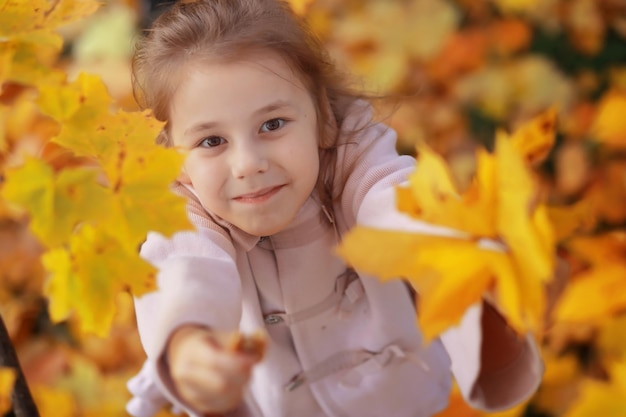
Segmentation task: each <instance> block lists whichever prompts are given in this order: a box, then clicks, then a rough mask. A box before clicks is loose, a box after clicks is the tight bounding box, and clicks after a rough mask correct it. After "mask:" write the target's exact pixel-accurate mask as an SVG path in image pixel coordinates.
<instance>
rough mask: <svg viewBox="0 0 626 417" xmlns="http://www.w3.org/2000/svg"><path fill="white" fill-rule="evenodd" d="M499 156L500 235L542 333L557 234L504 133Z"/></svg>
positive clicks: (533, 325) (531, 316)
mask: <svg viewBox="0 0 626 417" xmlns="http://www.w3.org/2000/svg"><path fill="white" fill-rule="evenodd" d="M495 154H496V161H497V163H496V165H497V168H496V172H497V178H498V180H497V190H498V191H497V194H498V197H497V200H498V208H497V210H498V214H497V216H496V222H497V228H498V234H499V236H500V237H501V238H502V239H503V240H504V242H505V243H506V245H507V247H508V248H509V250H510V253H511V256H512V260H513V263H514V265H515V268H516V270H517V271H518V273H519V279H518V282H519V284H520V286H519V290H520V296H521V298H522V299H523V300H524V303H525V309H526V311H527V312H528V313H529V314H528V318H529V319H530V320H532V322H531V328H534V329H536V330H538V329H539V327H540V322H541V320H542V316H543V311H544V308H545V293H544V285H545V283H546V282H547V281H548V280H550V279H551V278H552V272H553V269H554V237H553V232H552V228H551V225H550V221H549V219H548V216H547V211H546V209H545V207H543V206H535V205H536V203H535V201H536V199H537V191H536V188H535V184H534V181H533V178H532V176H531V175H530V172H529V171H528V170H527V168H526V167H525V165H524V159H523V157H522V155H520V154H519V152H518V151H517V150H516V149H515V148H514V146H513V143H512V142H511V141H510V140H509V138H508V137H506V135H504V134H503V133H502V132H499V133H498V134H497V136H496V149H495Z"/></svg>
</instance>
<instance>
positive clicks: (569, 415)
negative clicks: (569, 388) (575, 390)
mask: <svg viewBox="0 0 626 417" xmlns="http://www.w3.org/2000/svg"><path fill="white" fill-rule="evenodd" d="M608 371H609V377H610V378H609V381H606V382H605V381H597V380H592V379H589V380H586V381H584V382H583V383H582V384H581V389H580V394H579V395H578V396H577V398H576V399H575V401H574V403H573V404H572V406H571V408H570V409H569V410H568V411H567V412H566V413H565V414H564V417H589V416H602V417H623V416H624V410H626V360H623V359H622V360H621V361H615V362H614V363H611V364H610V366H609V369H608Z"/></svg>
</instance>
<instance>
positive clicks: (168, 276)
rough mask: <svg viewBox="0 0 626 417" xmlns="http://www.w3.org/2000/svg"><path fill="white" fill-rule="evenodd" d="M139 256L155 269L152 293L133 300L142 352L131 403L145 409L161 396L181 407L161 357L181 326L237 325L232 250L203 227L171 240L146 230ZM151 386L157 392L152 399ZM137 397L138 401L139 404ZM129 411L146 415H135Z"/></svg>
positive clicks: (237, 300)
mask: <svg viewBox="0 0 626 417" xmlns="http://www.w3.org/2000/svg"><path fill="white" fill-rule="evenodd" d="M141 255H142V257H144V258H145V259H146V260H148V261H149V262H151V263H152V264H153V265H155V266H156V267H157V269H158V275H157V285H158V289H157V290H156V291H154V292H151V293H148V294H145V295H143V296H141V297H138V298H136V299H135V310H136V316H137V325H138V330H139V336H140V339H141V343H142V345H143V347H144V350H145V352H146V354H147V356H148V360H147V361H146V365H145V367H147V369H144V370H142V371H141V372H140V374H139V375H138V376H137V378H136V379H135V382H134V384H132V383H129V389H131V391H132V392H133V394H134V395H135V397H136V401H135V402H136V404H137V405H138V406H139V405H141V406H142V407H138V409H139V408H142V409H143V410H149V409H150V404H153V405H158V404H159V403H162V401H163V397H165V398H166V399H167V400H168V401H169V402H171V403H172V404H174V406H175V407H177V408H179V409H185V410H186V411H190V412H191V413H192V415H193V412H192V411H191V410H187V408H186V407H185V405H184V404H182V403H181V401H180V400H179V399H178V398H177V397H176V395H175V394H174V390H173V387H172V384H171V382H170V379H169V372H168V369H167V366H166V358H165V355H164V352H165V346H166V344H167V341H168V339H169V337H170V335H171V334H172V332H173V331H174V330H175V329H176V328H178V327H179V326H181V325H183V324H192V323H193V324H198V325H200V326H206V327H210V328H213V329H219V330H225V331H232V330H236V329H237V328H238V326H239V321H240V316H241V287H240V280H239V277H238V272H237V269H236V264H235V261H234V248H233V246H232V243H231V242H230V240H229V239H228V237H227V236H226V234H225V232H220V231H218V228H217V227H216V229H215V230H212V229H207V228H203V229H200V230H199V231H197V232H179V233H177V234H175V235H174V236H173V237H172V238H169V239H166V238H165V237H163V236H161V235H159V234H155V233H151V234H149V236H148V239H147V240H146V242H145V243H144V245H143V246H142V249H141ZM156 388H158V390H159V391H161V393H162V396H161V397H160V398H158V396H157V395H156ZM141 401H143V403H141ZM135 415H141V416H143V415H149V413H148V414H145V413H143V414H142V413H141V412H140V413H139V414H135Z"/></svg>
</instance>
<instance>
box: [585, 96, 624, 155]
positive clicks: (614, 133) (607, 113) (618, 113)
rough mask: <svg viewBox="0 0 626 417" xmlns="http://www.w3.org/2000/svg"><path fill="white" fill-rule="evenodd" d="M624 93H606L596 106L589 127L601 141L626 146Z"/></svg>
mask: <svg viewBox="0 0 626 417" xmlns="http://www.w3.org/2000/svg"><path fill="white" fill-rule="evenodd" d="M624 114H626V94H624V93H617V92H614V93H609V94H606V95H605V96H604V97H603V98H602V101H601V102H600V104H599V107H598V113H597V115H596V118H595V120H594V122H593V126H592V127H591V134H592V135H593V137H594V138H596V139H597V140H598V141H600V142H601V143H604V144H607V145H611V146H617V147H622V148H623V147H625V146H626V118H625V117H624Z"/></svg>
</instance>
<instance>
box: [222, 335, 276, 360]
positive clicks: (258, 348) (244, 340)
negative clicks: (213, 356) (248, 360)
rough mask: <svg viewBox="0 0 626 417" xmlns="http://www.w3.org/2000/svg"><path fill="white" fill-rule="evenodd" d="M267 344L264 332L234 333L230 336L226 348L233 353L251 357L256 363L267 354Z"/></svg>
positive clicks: (225, 344)
mask: <svg viewBox="0 0 626 417" xmlns="http://www.w3.org/2000/svg"><path fill="white" fill-rule="evenodd" d="M266 344H267V340H266V336H265V333H263V332H262V331H256V332H254V333H252V334H243V333H240V332H234V333H231V334H230V335H229V336H228V339H227V340H226V341H225V343H224V347H225V348H226V349H227V350H230V351H233V352H238V353H244V354H246V355H250V356H252V357H254V359H255V360H256V361H259V360H261V358H263V355H264V354H265V346H266Z"/></svg>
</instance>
